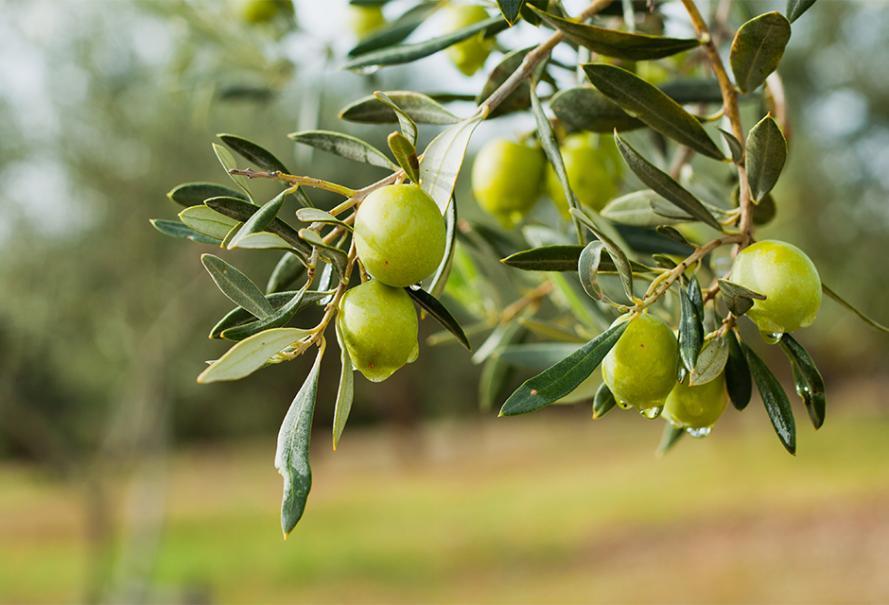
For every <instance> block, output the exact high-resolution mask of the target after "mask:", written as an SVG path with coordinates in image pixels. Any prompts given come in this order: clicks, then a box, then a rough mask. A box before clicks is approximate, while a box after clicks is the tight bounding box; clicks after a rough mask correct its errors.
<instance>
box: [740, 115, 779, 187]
mask: <svg viewBox="0 0 889 605" xmlns="http://www.w3.org/2000/svg"><path fill="white" fill-rule="evenodd" d="M786 159H787V141H785V140H784V135H783V134H781V129H780V128H778V123H777V122H776V121H775V120H774V119H773V118H772V116H771V115H768V116H766V117H764V118H763V119H762V120H760V121H759V122H758V123H757V124H756V126H754V127H753V128H751V129H750V134H748V135H747V182H748V183H750V193H751V194H752V195H753V199H754V200H756V201H758V200H761V199H762V198H763V196H765V195H766V194H767V193H768V192H769V191H771V190H772V187H774V186H775V183H777V182H778V177H779V176H781V170H782V169H783V168H784V161H785V160H786Z"/></svg>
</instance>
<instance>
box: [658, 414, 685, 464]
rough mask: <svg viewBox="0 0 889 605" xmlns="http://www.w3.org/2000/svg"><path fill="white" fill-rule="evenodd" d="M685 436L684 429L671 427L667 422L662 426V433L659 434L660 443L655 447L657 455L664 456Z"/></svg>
mask: <svg viewBox="0 0 889 605" xmlns="http://www.w3.org/2000/svg"><path fill="white" fill-rule="evenodd" d="M683 435H685V429H681V428H678V427H675V426H673V425H672V424H670V423H669V422H668V423H666V424H665V425H664V432H663V433H661V442H660V444H658V447H657V455H658V456H664V455H666V453H667V452H669V451H670V450H671V449H673V447H674V446H675V445H676V444H677V443H678V442H679V440H680V439H682V436H683Z"/></svg>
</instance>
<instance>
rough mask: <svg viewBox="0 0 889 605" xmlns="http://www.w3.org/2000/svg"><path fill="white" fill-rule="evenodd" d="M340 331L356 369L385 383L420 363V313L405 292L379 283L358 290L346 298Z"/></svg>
mask: <svg viewBox="0 0 889 605" xmlns="http://www.w3.org/2000/svg"><path fill="white" fill-rule="evenodd" d="M336 321H337V329H339V331H340V335H341V336H342V339H343V343H344V344H345V346H346V349H347V350H348V351H349V356H350V357H351V358H352V364H353V365H354V366H355V368H356V369H357V370H358V371H359V372H361V373H362V374H364V376H365V378H367V379H368V380H371V381H373V382H381V381H383V380H386V379H387V378H389V376H391V375H392V374H393V373H394V372H395V371H396V370H398V369H399V368H400V367H401V366H403V365H404V364H406V363H412V362H413V361H414V360H416V359H417V355H418V353H419V346H418V344H417V312H416V310H415V309H414V303H413V302H412V301H411V297H410V296H408V294H407V292H405V291H404V290H403V289H402V288H392V287H390V286H387V285H385V284H382V283H380V282H379V281H377V280H375V279H374V280H371V281H369V282H366V283H363V284H361V285H360V286H355V287H354V288H352V289H350V290H349V291H348V292H346V293H345V294H344V295H343V298H342V300H340V305H339V313H338V314H337V320H336Z"/></svg>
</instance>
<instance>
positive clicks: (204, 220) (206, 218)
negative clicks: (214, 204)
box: [179, 202, 253, 242]
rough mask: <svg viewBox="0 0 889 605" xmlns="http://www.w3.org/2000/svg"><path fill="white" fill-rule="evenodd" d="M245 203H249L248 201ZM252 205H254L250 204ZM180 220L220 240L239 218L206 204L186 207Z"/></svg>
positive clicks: (199, 231) (201, 232)
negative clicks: (231, 216)
mask: <svg viewBox="0 0 889 605" xmlns="http://www.w3.org/2000/svg"><path fill="white" fill-rule="evenodd" d="M244 203H245V204H247V202H244ZM250 206H253V205H252V204H250ZM179 220H180V221H182V223H183V224H185V226H187V227H188V228H190V229H192V230H193V231H197V232H198V233H200V234H202V235H205V236H208V237H210V238H212V239H214V240H217V241H220V242H221V241H222V240H224V239H225V236H226V235H228V232H229V231H231V230H232V228H233V227H235V226H236V225H237V224H238V221H237V220H234V219H232V218H229V217H227V216H225V215H223V214H220V213H218V212H216V211H215V210H212V209H210V208H207V207H206V206H191V207H190V208H186V209H185V210H183V211H182V212H180V213H179Z"/></svg>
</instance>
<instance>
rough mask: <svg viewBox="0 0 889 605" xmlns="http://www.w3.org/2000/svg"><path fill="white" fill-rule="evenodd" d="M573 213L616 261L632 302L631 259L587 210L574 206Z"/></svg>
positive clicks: (613, 260) (623, 284)
mask: <svg viewBox="0 0 889 605" xmlns="http://www.w3.org/2000/svg"><path fill="white" fill-rule="evenodd" d="M571 214H573V215H574V216H576V217H577V218H578V219H579V220H580V221H581V222H582V223H583V224H584V226H585V227H586V228H587V229H589V230H590V231H592V232H593V235H595V236H596V237H597V238H598V239H599V241H601V242H602V244H603V245H604V246H605V251H606V252H608V256H610V257H611V261H612V262H613V263H614V266H615V268H617V274H618V276H619V277H620V282H621V285H622V286H623V288H624V293H625V294H626V295H627V300H629V301H630V302H632V301H633V299H634V298H635V294H634V293H633V267H632V266H631V265H630V259H629V258H627V255H626V253H625V252H624V251H623V250H622V249H621V247H620V246H618V245H617V243H616V242H615V241H614V240H612V239H611V238H609V237H608V236H607V235H605V233H604V232H603V231H602V230H601V229H599V228H598V227H597V226H596V224H595V223H594V222H593V221H592V220H590V215H589V214H588V213H587V212H586V210H577V209H574V208H572V209H571ZM578 264H579V263H578Z"/></svg>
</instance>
